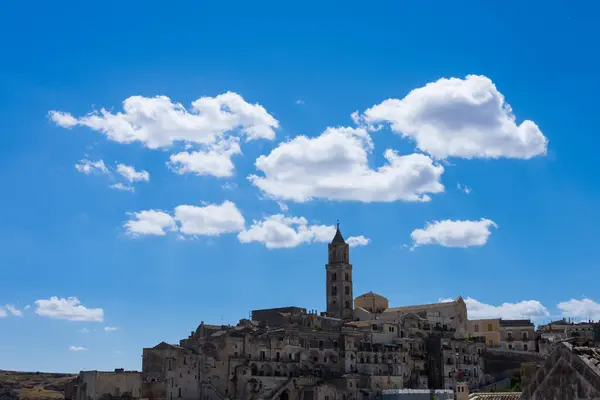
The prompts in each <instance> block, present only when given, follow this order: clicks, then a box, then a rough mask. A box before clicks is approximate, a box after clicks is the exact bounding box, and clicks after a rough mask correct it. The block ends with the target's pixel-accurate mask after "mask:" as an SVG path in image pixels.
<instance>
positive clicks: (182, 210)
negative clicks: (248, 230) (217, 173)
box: [175, 201, 245, 236]
mask: <svg viewBox="0 0 600 400" xmlns="http://www.w3.org/2000/svg"><path fill="white" fill-rule="evenodd" d="M175 220H177V221H178V222H179V225H180V226H179V231H180V232H181V233H183V234H185V235H204V236H218V235H221V234H223V233H233V232H239V231H241V230H242V229H244V223H245V220H244V216H243V215H242V213H241V212H240V210H239V209H238V208H237V207H236V205H235V204H234V203H233V202H231V201H224V202H223V203H222V204H208V205H205V206H203V207H197V206H190V205H181V206H177V207H175Z"/></svg>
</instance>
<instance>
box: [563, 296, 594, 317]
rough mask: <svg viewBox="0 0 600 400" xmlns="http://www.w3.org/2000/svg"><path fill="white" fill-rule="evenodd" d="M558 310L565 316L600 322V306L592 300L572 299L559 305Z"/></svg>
mask: <svg viewBox="0 0 600 400" xmlns="http://www.w3.org/2000/svg"><path fill="white" fill-rule="evenodd" d="M557 308H558V309H559V310H560V311H561V312H562V314H563V315H564V316H569V317H574V318H575V319H580V320H588V319H592V320H600V304H599V303H596V302H595V301H593V300H592V299H588V298H583V299H581V300H578V299H571V300H568V301H563V302H560V303H558V305H557Z"/></svg>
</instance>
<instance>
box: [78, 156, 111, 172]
mask: <svg viewBox="0 0 600 400" xmlns="http://www.w3.org/2000/svg"><path fill="white" fill-rule="evenodd" d="M75 169H76V170H77V171H79V172H81V173H82V174H86V175H89V174H92V173H99V174H109V173H110V171H109V170H108V168H107V167H106V165H105V164H104V161H103V160H98V161H90V160H88V159H83V160H80V161H79V162H78V163H77V164H75Z"/></svg>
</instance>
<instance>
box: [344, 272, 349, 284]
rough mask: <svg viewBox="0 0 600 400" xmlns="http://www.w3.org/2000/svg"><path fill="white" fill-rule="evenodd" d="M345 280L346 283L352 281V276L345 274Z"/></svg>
mask: <svg viewBox="0 0 600 400" xmlns="http://www.w3.org/2000/svg"><path fill="white" fill-rule="evenodd" d="M344 279H345V280H346V282H348V281H349V280H350V275H348V273H347V272H346V273H345V274H344Z"/></svg>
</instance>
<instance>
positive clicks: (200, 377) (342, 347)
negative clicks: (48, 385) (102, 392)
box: [81, 226, 485, 400]
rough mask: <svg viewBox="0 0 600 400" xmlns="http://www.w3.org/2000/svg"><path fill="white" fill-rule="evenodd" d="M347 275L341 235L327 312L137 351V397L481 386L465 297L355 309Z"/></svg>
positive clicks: (222, 329)
mask: <svg viewBox="0 0 600 400" xmlns="http://www.w3.org/2000/svg"><path fill="white" fill-rule="evenodd" d="M352 268H353V267H352V264H351V263H350V251H349V246H348V244H347V243H346V242H345V240H344V238H343V236H342V233H341V231H340V229H339V226H338V229H337V230H336V233H335V237H334V238H333V240H332V242H331V243H330V244H329V245H328V262H327V264H326V266H325V273H326V276H325V282H326V293H325V299H326V307H327V309H326V311H325V312H323V313H320V314H319V313H317V312H316V311H313V310H306V309H305V308H302V307H295V306H289V307H280V308H271V309H262V310H253V311H252V313H251V319H242V320H240V321H239V323H238V324H236V325H235V326H232V325H208V324H205V323H204V322H201V323H200V325H199V326H198V327H197V329H196V330H195V331H192V332H191V333H190V335H189V336H188V337H187V338H185V339H182V340H181V341H180V342H179V344H178V345H174V344H168V343H164V342H162V343H159V344H158V345H156V346H154V347H152V348H145V349H144V350H143V358H142V372H141V374H139V375H138V376H139V384H138V386H136V388H137V389H138V392H139V394H137V393H138V392H135V391H134V392H132V394H133V397H134V398H138V397H139V398H143V399H155V400H159V399H160V400H174V399H184V400H186V399H187V400H192V399H202V400H213V399H248V400H250V399H286V400H287V399H298V400H300V399H307V400H308V399H315V400H351V399H374V398H378V397H380V396H381V394H382V391H383V390H388V389H423V390H424V389H443V388H450V389H454V388H455V385H456V379H457V378H460V379H462V380H465V381H466V382H467V383H468V385H470V386H471V387H473V388H476V387H478V386H479V385H480V383H481V379H482V378H483V371H482V368H481V365H482V364H481V359H480V354H481V352H482V351H483V350H485V343H484V341H482V340H476V339H469V338H468V337H467V334H468V320H467V310H466V305H465V303H464V301H463V299H462V298H461V297H458V298H456V299H455V300H454V301H450V302H442V303H437V304H427V305H423V306H408V307H396V308H389V305H388V301H387V299H386V298H385V297H383V296H381V295H377V294H375V293H372V292H370V293H366V294H364V295H361V296H358V297H357V298H356V299H353V280H352V278H353V276H352V272H353V271H352ZM355 306H356V308H355ZM448 350H449V351H450V353H451V354H452V356H451V357H446V356H447V355H448V354H449V353H448ZM455 355H456V357H455ZM446 358H451V359H452V362H453V363H454V364H453V367H452V368H453V369H452V371H450V370H449V368H447V367H448V366H447V365H446V364H445V362H444V361H445V360H446ZM450 372H453V373H454V374H457V375H455V376H451V375H452V374H451V373H450ZM120 390H123V388H121V389H120ZM107 393H116V392H110V391H109V392H107ZM81 400H83V398H81ZM86 400H87V398H86Z"/></svg>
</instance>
